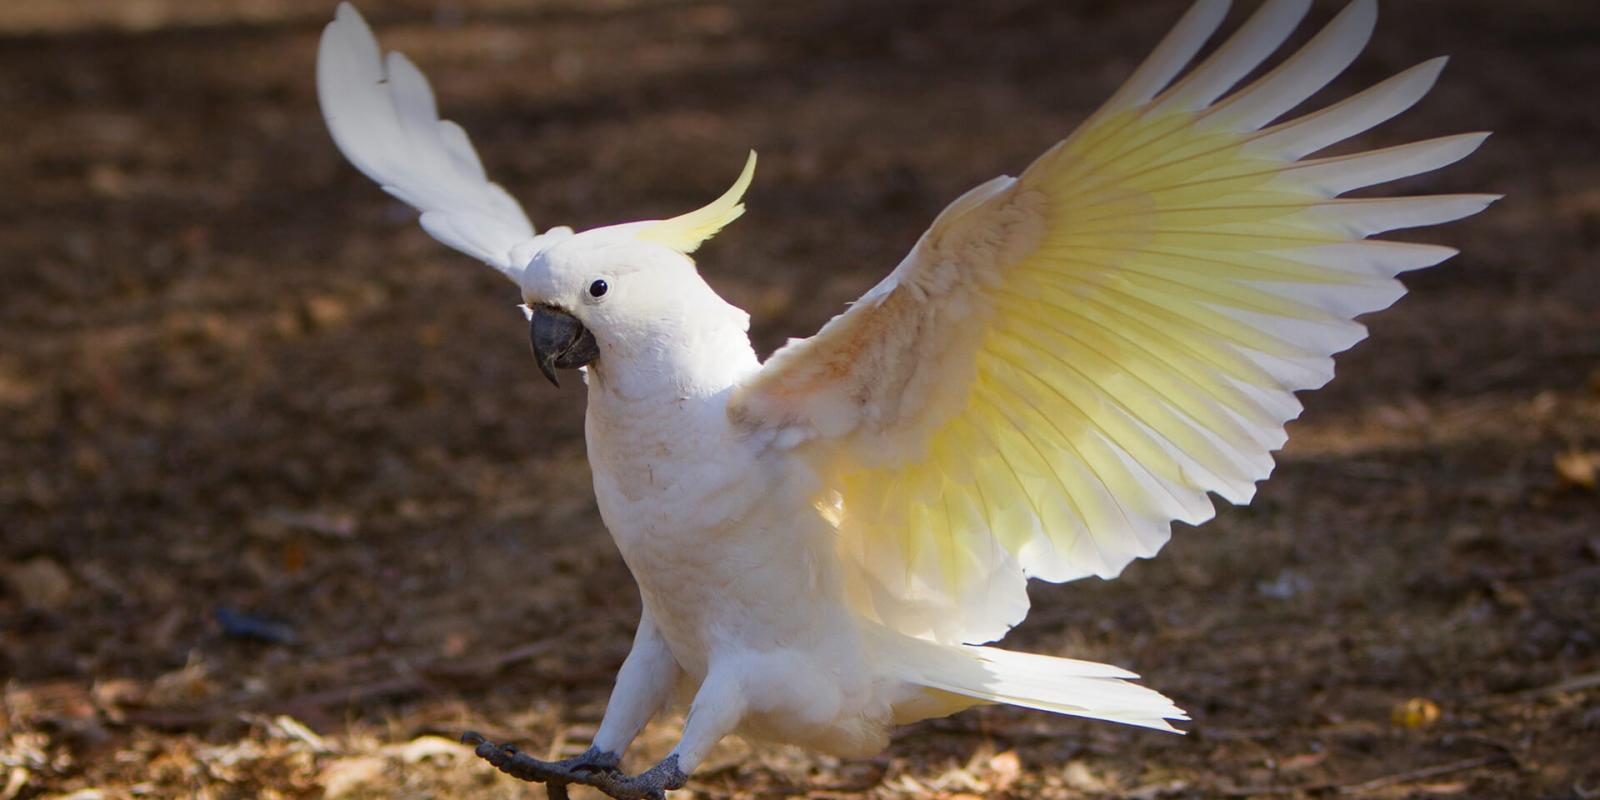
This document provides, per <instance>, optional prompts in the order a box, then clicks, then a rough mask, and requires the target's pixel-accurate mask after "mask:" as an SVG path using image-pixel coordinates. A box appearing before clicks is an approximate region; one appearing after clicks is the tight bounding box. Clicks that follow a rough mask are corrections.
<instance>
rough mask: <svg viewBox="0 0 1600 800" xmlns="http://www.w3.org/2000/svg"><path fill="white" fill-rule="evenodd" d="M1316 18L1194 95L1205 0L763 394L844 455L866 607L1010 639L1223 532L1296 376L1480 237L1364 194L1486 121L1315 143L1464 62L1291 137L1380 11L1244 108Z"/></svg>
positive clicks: (1279, 31) (1334, 33)
mask: <svg viewBox="0 0 1600 800" xmlns="http://www.w3.org/2000/svg"><path fill="white" fill-rule="evenodd" d="M1308 5H1309V0H1271V1H1269V2H1268V3H1266V4H1265V5H1264V6H1263V7H1262V8H1261V9H1260V11H1259V12H1258V13H1256V14H1255V15H1253V16H1252V17H1251V18H1250V19H1249V20H1248V21H1247V22H1246V24H1244V25H1243V26H1242V28H1241V29H1240V30H1239V31H1238V32H1237V33H1236V34H1235V35H1234V36H1232V37H1230V38H1229V39H1228V40H1227V41H1226V42H1225V43H1224V44H1223V45H1222V46H1221V47H1219V48H1218V49H1217V51H1216V52H1215V54H1214V55H1212V56H1211V57H1209V58H1207V59H1206V60H1205V61H1203V62H1202V63H1200V64H1199V65H1198V66H1196V67H1194V68H1193V69H1192V70H1191V71H1190V72H1188V74H1187V75H1186V76H1185V77H1183V78H1182V79H1179V80H1176V81H1175V82H1174V78H1175V77H1176V76H1177V75H1178V73H1179V72H1180V71H1181V70H1182V69H1183V68H1184V67H1185V65H1186V64H1188V62H1189V61H1190V60H1191V59H1192V58H1193V57H1194V56H1195V54H1196V53H1197V51H1199V49H1200V48H1201V46H1202V44H1203V43H1204V42H1205V41H1206V39H1207V38H1209V37H1210V35H1211V34H1212V33H1213V32H1214V31H1215V30H1216V28H1217V26H1218V24H1219V23H1220V21H1221V20H1222V17H1223V16H1224V14H1225V12H1226V9H1227V3H1226V2H1224V1H1223V0H1200V2H1198V3H1197V4H1196V5H1195V6H1194V7H1193V8H1192V9H1191V10H1190V11H1189V12H1188V14H1187V15H1185V16H1184V17H1183V18H1182V20H1181V21H1180V22H1179V24H1178V25H1177V27H1176V28H1175V29H1174V30H1173V31H1172V32H1171V33H1170V34H1169V35H1168V36H1167V37H1166V39H1164V40H1163V41H1162V42H1161V44H1160V45H1159V46H1158V47H1157V49H1156V50H1155V52H1154V53H1153V54H1152V55H1151V56H1150V57H1149V59H1148V60H1146V61H1145V62H1144V64H1143V65H1142V66H1141V67H1139V69H1138V70H1137V71H1136V72H1135V73H1134V74H1133V76H1132V77H1131V78H1130V79H1129V80H1128V82H1127V84H1126V85H1124V86H1123V87H1122V88H1121V89H1120V90H1119V91H1117V92H1116V94H1115V95H1114V96H1113V97H1112V99H1111V100H1110V101H1109V102H1108V103H1107V104H1106V105H1105V106H1104V107H1103V108H1101V109H1100V110H1099V111H1097V112H1096V113H1095V114H1094V115H1093V116H1091V117H1090V118H1089V120H1088V121H1086V122H1085V123H1084V125H1083V126H1082V127H1080V128H1079V129H1078V130H1077V131H1076V132H1074V133H1073V134H1072V135H1071V136H1070V137H1069V138H1067V139H1066V140H1065V141H1063V142H1061V143H1059V144H1057V145H1056V146H1055V147H1053V148H1052V149H1050V150H1049V151H1048V152H1046V153H1045V154H1044V155H1043V156H1042V157H1040V158H1039V159H1038V160H1037V161H1035V162H1034V163H1033V164H1032V165H1031V166H1029V167H1028V169H1027V170H1026V171H1024V172H1023V173H1022V175H1021V176H1020V177H1018V178H1009V177H1002V178H996V179H994V180H992V181H990V182H988V183H985V184H983V185H981V186H979V187H977V188H975V189H973V190H971V191H970V192H968V193H967V194H966V195H965V196H963V197H961V198H960V199H958V200H956V202H955V203H953V204H952V205H951V206H949V207H948V208H947V209H945V211H944V212H943V213H941V214H940V215H939V218H938V219H937V220H936V221H935V222H934V223H933V226H932V227H931V228H929V230H928V231H927V232H926V233H925V234H923V236H922V238H921V239H920V240H919V241H918V242H917V244H916V246H915V248H914V249H913V250H912V251H911V253H910V254H909V255H908V256H906V258H905V260H904V261H902V262H901V263H900V265H899V266H898V267H897V268H896V269H895V270H894V272H893V273H892V274H891V275H889V276H888V278H886V279H885V280H884V281H883V282H882V283H880V284H879V285H878V286H877V287H875V288H874V289H872V290H871V291H870V292H868V293H867V294H866V295H865V296H864V297H862V298H861V300H860V301H859V302H857V303H856V304H854V305H853V306H852V307H851V308H850V309H849V310H848V311H846V312H845V313H843V314H841V315H839V316H837V317H835V318H834V319H833V320H832V321H831V322H829V323H828V324H827V325H826V326H824V327H823V328H822V330H821V331H820V332H819V333H818V334H817V335H816V336H814V337H812V338H810V339H805V340H800V341H795V342H791V343H790V344H789V345H788V346H786V347H784V348H783V349H781V350H779V351H778V352H777V353H776V354H775V355H774V356H773V357H772V358H771V359H770V360H769V361H768V362H767V363H766V364H765V365H764V366H763V367H762V369H761V370H760V371H759V372H758V373H756V374H755V375H754V376H752V378H751V379H749V380H748V381H747V382H746V383H744V384H742V385H740V386H739V387H736V390H735V393H734V395H733V397H732V399H731V401H730V405H729V415H730V418H731V420H732V421H733V422H734V423H735V424H736V425H739V426H742V427H743V428H744V429H746V430H748V431H750V432H751V435H753V436H766V437H769V440H770V442H771V443H772V446H774V447H794V448H798V449H799V451H800V452H802V453H804V454H805V455H806V456H807V457H808V458H809V459H810V460H811V461H812V462H813V463H814V464H815V466H816V468H817V470H818V473H819V475H820V476H821V479H822V486H823V488H822V491H821V494H820V495H819V496H818V497H817V505H818V508H819V509H820V511H821V513H822V514H823V515H824V516H826V517H827V518H828V519H829V520H831V521H832V522H833V523H834V524H835V525H836V526H837V528H838V544H837V547H838V554H839V557H840V559H841V561H842V562H843V563H844V566H845V571H846V585H847V589H848V591H849V593H850V595H851V598H852V600H853V602H854V603H855V604H856V605H857V607H858V608H859V609H861V610H862V612H863V613H865V614H868V615H870V616H873V617H876V618H877V619H879V620H881V621H883V622H885V623H887V624H890V625H891V626H893V627H895V628H898V629H900V630H902V631H906V632H908V633H913V634H916V635H921V636H927V637H931V638H935V639H939V640H941V641H965V642H977V641H987V640H991V639H994V638H997V637H999V636H1001V635H1003V634H1004V632H1005V631H1006V630H1007V628H1009V627H1010V626H1011V625H1014V624H1016V623H1017V622H1018V621H1020V620H1021V619H1022V617H1023V616H1024V615H1025V614H1026V613H1027V608H1028V599H1027V594H1026V591H1025V584H1026V578H1027V577H1037V578H1042V579H1045V580H1050V581H1064V580H1070V579H1074V578H1079V577H1084V576H1088V575H1098V576H1100V577H1103V578H1110V577H1114V576H1116V575H1117V574H1118V573H1119V572H1121V571H1122V569H1123V568H1124V567H1125V566H1127V564H1128V563H1129V562H1130V561H1131V560H1133V559H1135V558H1143V557H1149V556H1152V555H1154V554H1155V553H1156V551H1157V550H1159V549H1160V548H1161V546H1162V545H1163V544H1165V542H1166V541H1167V539H1168V537H1169V535H1170V523H1171V521H1172V520H1181V521H1183V522H1187V523H1190V524H1195V523H1199V522H1202V521H1204V520H1206V519H1209V518H1210V517H1211V516H1212V515H1213V513H1214V511H1213V507H1212V503H1211V500H1210V498H1209V496H1208V492H1215V493H1216V494H1218V495H1220V496H1221V497H1223V498H1225V499H1226V500H1228V501H1229V502H1232V503H1241V504H1242V503H1246V502H1248V501H1249V500H1250V499H1251V497H1252V495H1253V494H1254V491H1255V483H1256V482H1257V481H1259V480H1261V479H1263V478H1265V477H1267V475H1268V473H1270V472H1271V470H1272V467H1273V461H1272V456H1271V452H1272V451H1273V450H1276V449H1278V448H1279V447H1281V446H1282V445H1283V443H1284V441H1285V439H1286V436H1285V433H1284V423H1285V422H1286V421H1287V420H1290V419H1293V418H1294V417H1295V416H1297V415H1298V414H1299V413H1300V410H1301V406H1300V403H1299V402H1298V401H1297V400H1296V398H1295V395H1294V392H1296V391H1300V390H1304V389H1315V388H1317V387H1320V386H1322V385H1323V384H1325V383H1327V382H1328V381H1329V380H1330V379H1332V377H1333V360H1332V358H1331V356H1332V355H1333V354H1334V353H1337V352H1340V351H1342V350H1344V349H1346V348H1349V347H1350V346H1352V345H1354V344H1355V343H1356V342H1358V341H1360V340H1361V339H1362V338H1364V337H1365V335H1366V330H1365V328H1364V327H1363V326H1362V325H1361V324H1360V323H1357V322H1355V321H1354V318H1355V317H1357V316H1358V315H1360V314H1364V313H1367V312H1371V311H1377V310H1379V309H1382V308H1386V307H1388V306H1389V305H1390V304H1392V303H1394V302H1395V300H1396V299H1398V298H1399V297H1400V296H1401V295H1402V294H1404V292H1405V287H1404V286H1402V285H1401V284H1400V283H1399V281H1397V280H1396V279H1395V275H1396V274H1397V273H1400V272H1403V271H1406V270H1411V269H1417V268H1421V267H1427V266H1431V265H1434V264H1437V263H1439V262H1440V261H1443V260H1444V259H1446V258H1448V257H1450V256H1451V255H1453V254H1454V252H1455V251H1453V250H1451V249H1448V248H1445V247H1438V246H1432V245H1422V244H1406V243H1399V242H1390V241H1364V239H1365V237H1367V236H1369V235H1372V234H1376V233H1381V232H1384V231H1388V230H1393V229H1398V228H1405V227H1413V226H1420V225H1432V224H1436V223H1441V222H1446V221H1449V220H1454V219H1458V218H1461V217H1465V216H1468V215H1470V214H1473V213H1476V212H1477V211H1480V210H1481V209H1483V208H1484V207H1485V206H1486V205H1488V204H1489V203H1490V202H1492V201H1493V200H1494V199H1495V197H1494V196H1491V195H1437V196H1418V197H1394V198H1373V199H1369V198H1359V199H1338V197H1339V195H1342V194H1344V193H1346V192H1349V191H1351V190H1353V189H1358V188H1361V187H1365V186H1372V185H1376V184H1381V183H1385V182H1387V181H1392V180H1395V179H1398V178H1403V177H1406V176H1410V175H1415V174H1418V173H1421V172H1425V171H1428V170H1433V169H1436V168H1439V167H1442V166H1444V165H1446V164H1450V163H1451V162H1454V161H1456V160H1457V159H1460V158H1462V157H1464V156H1466V155H1467V154H1468V153H1470V152H1472V151H1473V150H1474V149H1475V148H1476V147H1477V146H1478V145H1479V143H1480V142H1481V141H1482V140H1483V138H1484V136H1485V134H1468V135H1461V136H1451V137H1445V138H1441V139H1432V140H1428V141H1422V142H1416V143H1413V144H1406V145H1401V146H1398V147H1390V148H1385V149H1381V150H1373V151H1370V152H1363V153H1357V154H1353V155H1341V156H1334V157H1328V158H1312V159H1307V158H1306V156H1308V155H1310V154H1311V153H1313V152H1315V151H1318V150H1321V149H1322V148H1325V147H1327V146H1328V145H1331V144H1333V143H1336V142H1339V141H1341V140H1343V139H1346V138H1348V137H1350V136H1354V135H1356V134H1358V133H1361V132H1362V131H1365V130H1367V129H1369V128H1371V127H1373V126H1374V125H1377V124H1378V123H1381V122H1383V121H1384V120H1387V119H1389V118H1390V117H1392V116H1394V115H1396V114H1398V113H1400V112H1401V111H1404V110H1405V109H1406V108H1408V107H1410V106H1411V105H1412V104H1413V103H1415V102H1416V101H1417V100H1418V99H1419V98H1420V97H1422V96H1423V94H1425V93H1426V92H1427V91H1428V89H1429V88H1430V87H1431V86H1432V85H1433V82H1434V80H1435V78H1436V77H1437V76H1438V74H1439V71H1440V69H1441V68H1442V67H1443V63H1444V60H1443V59H1436V60H1433V61H1428V62H1425V63H1423V64H1421V65H1419V66H1417V67H1415V68H1413V69H1410V70H1407V71H1405V72H1403V73H1401V74H1399V75H1396V76H1395V77H1393V78H1391V79H1389V80H1387V81H1384V82H1383V83H1380V84H1378V85H1377V86H1374V87H1372V88H1370V89H1368V90H1366V91H1364V92H1361V93H1359V94H1357V95H1355V96H1353V97H1350V98H1349V99H1347V100H1344V101H1343V102H1340V103H1337V104H1335V105H1333V106H1330V107H1328V108H1325V109H1322V110H1320V111H1317V112H1315V113H1310V114H1306V115H1304V116H1301V117H1298V118H1295V119H1292V120H1289V121H1285V122H1279V123H1277V124H1271V123H1272V122H1273V121H1274V120H1275V119H1276V118H1278V117H1280V116H1281V115H1283V114H1284V113H1285V112H1287V111H1289V110H1290V109H1292V108H1294V107H1295V106H1296V105H1298V104H1300V103H1301V102H1302V101H1303V100H1305V99H1306V98H1308V97H1309V96H1310V95H1311V94H1312V93H1314V92H1316V91H1317V90H1318V89H1320V88H1322V87H1323V86H1324V85H1326V84H1327V83H1328V82H1329V81H1330V80H1332V79H1333V77H1334V76H1336V75H1338V74H1339V73H1340V72H1341V71H1342V70H1343V69H1344V68H1345V67H1346V66H1347V65H1349V63H1350V62H1351V61H1352V60H1353V59H1354V58H1355V56H1356V55H1357V53H1359V52H1360V50H1361V49H1362V48H1363V47H1364V46H1365V44H1366V41H1367V39H1368V37H1369V35H1370V33H1371V31H1372V27H1373V24H1374V22H1375V19H1376V8H1375V5H1374V3H1373V2H1371V1H1370V0H1356V1H1355V2H1353V3H1352V4H1350V5H1349V6H1348V7H1347V8H1345V9H1344V11H1343V12H1342V13H1340V14H1339V15H1338V16H1337V17H1336V18H1335V19H1334V20H1332V21H1331V22H1330V23H1329V24H1328V25H1327V27H1326V28H1324V29H1323V30H1322V31H1321V32H1320V33H1319V34H1318V35H1317V36H1316V37H1315V38H1313V39H1312V40H1311V41H1310V42H1309V43H1308V44H1306V45H1305V47H1304V48H1303V49H1301V50H1300V51H1299V52H1298V53H1296V54H1294V55H1293V56H1292V57H1290V58H1288V59H1287V60H1286V61H1284V62H1283V63H1282V65H1281V66H1279V67H1277V68H1276V69H1273V70H1272V71H1270V72H1269V73H1267V74H1265V75H1264V76H1262V77H1261V78H1260V79H1258V80H1256V81H1254V82H1252V83H1250V84H1249V85H1248V86H1246V87H1244V88H1241V89H1239V90H1238V91H1235V92H1233V93H1232V94H1231V95H1229V96H1228V97H1226V98H1224V99H1220V100H1219V98H1222V96H1223V95H1224V94H1225V93H1227V92H1228V91H1229V89H1231V88H1232V87H1233V86H1234V84H1235V83H1236V82H1238V81H1239V80H1240V79H1241V78H1243V77H1244V76H1245V75H1246V74H1248V73H1249V72H1251V71H1252V70H1253V69H1255V68H1256V67H1257V66H1258V65H1259V64H1260V63H1261V61H1262V60H1263V59H1265V58H1266V57H1267V56H1268V55H1269V54H1270V53H1271V52H1272V51H1274V50H1275V49H1276V48H1277V47H1278V46H1279V45H1280V44H1281V43H1282V42H1283V41H1284V39H1285V38H1286V37H1287V36H1288V35H1289V33H1290V32H1291V31H1292V30H1293V29H1294V27H1295V26H1296V25H1297V24H1298V23H1299V21H1300V20H1301V18H1302V16H1303V15H1304V13H1305V11H1306V9H1307V6H1308Z"/></svg>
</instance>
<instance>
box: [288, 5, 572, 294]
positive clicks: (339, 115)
mask: <svg viewBox="0 0 1600 800" xmlns="http://www.w3.org/2000/svg"><path fill="white" fill-rule="evenodd" d="M317 97H318V100H319V102H320V103H321V105H322V115H323V118H324V119H325V120H326V121H327V124H328V131H329V132H330V133H332V134H333V140H334V142H335V144H337V145H338V147H339V151H340V152H342V153H344V156H345V158H347V159H349V161H350V163H351V164H353V165H354V166H355V167H356V169H358V170H360V171H361V172H362V173H363V174H365V175H366V176H367V177H368V178H371V179H372V180H373V181H375V182H377V183H378V184H379V185H380V186H382V187H383V189H384V191H386V192H388V193H389V194H391V195H394V196H395V197H396V198H397V199H399V200H401V201H402V202H404V203H406V204H407V205H410V206H411V207H413V208H415V209H417V210H418V211H420V212H422V217H421V223H422V227H423V228H424V229H426V230H427V231H428V233H429V234H430V235H432V236H433V237H434V238H436V239H438V240H439V241H441V242H444V243H445V244H447V245H449V246H450V247H453V248H455V249H457V250H460V251H461V252H463V253H467V254H468V255H471V256H474V257H476V258H478V259H479V260H481V261H483V262H484V263H487V264H489V265H490V266H493V267H495V268H497V269H499V270H500V271H502V272H504V273H505V274H506V275H507V276H508V277H510V278H511V279H512V280H516V279H517V276H518V275H519V274H520V273H521V270H522V267H523V264H524V263H525V261H526V258H522V259H520V260H518V259H514V258H513V250H519V249H520V252H526V250H527V247H528V243H529V242H530V240H533V239H534V228H533V224H532V223H530V222H529V221H528V218H527V216H526V215H525V214H524V213H523V211H522V207H521V206H520V205H518V204H517V201H516V200H514V199H512V197H511V195H509V194H507V193H506V191H505V190H504V189H502V188H500V186H499V185H498V184H495V183H493V182H491V181H490V180H489V179H488V176H487V175H486V174H485V173H484V170H483V164H482V163H481V162H480V161H479V160H478V154H477V152H476V151H475V150H473V148H472V142H471V141H470V140H469V139H468V138H467V134H466V132H465V131H463V130H462V129H461V127H460V126H459V125H456V124H455V123H453V122H450V121H448V120H441V119H439V113H438V109H437V107H436V105H435V103H434V97H433V90H432V88H430V87H429V86H428V79H427V78H426V77H424V76H423V74H422V72H421V71H420V70H418V69H417V68H416V66H415V65H413V64H412V63H411V61H410V60H409V59H407V58H406V57H405V56H403V55H401V54H399V53H389V54H388V55H387V57H385V56H384V55H383V54H382V52H381V51H380V50H379V48H378V41H377V39H376V38H374V37H373V35H372V29H371V28H369V27H368V26H367V23H366V20H364V19H362V18H361V15H360V14H359V13H358V12H357V11H356V10H355V8H354V7H353V6H351V5H350V4H349V3H340V4H339V9H338V11H337V13H336V14H335V16H334V20H333V21H332V22H330V23H328V26H327V28H326V29H324V30H323V33H322V42H321V45H320V48H319V49H318V51H317ZM552 232H554V231H552Z"/></svg>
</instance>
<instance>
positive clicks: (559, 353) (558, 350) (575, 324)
mask: <svg viewBox="0 0 1600 800" xmlns="http://www.w3.org/2000/svg"><path fill="white" fill-rule="evenodd" d="M528 336H529V338H530V339H532V341H533V358H534V360H535V361H537V362H539V371H540V372H543V373H544V376H545V377H546V378H549V379H550V383H552V384H554V385H556V386H560V385H561V382H560V381H558V380H556V370H557V369H577V368H578V367H581V366H584V365H585V364H588V363H590V362H592V361H594V360H595V359H597V358H599V357H600V345H598V344H596V343H595V340H594V334H592V333H590V332H589V329H587V328H585V327H583V323H581V322H579V321H578V318H577V317H574V316H572V315H571V314H568V313H567V312H565V311H562V310H561V309H559V308H556V307H555V306H547V305H536V306H534V307H533V327H532V329H531V330H530V331H529V333H528Z"/></svg>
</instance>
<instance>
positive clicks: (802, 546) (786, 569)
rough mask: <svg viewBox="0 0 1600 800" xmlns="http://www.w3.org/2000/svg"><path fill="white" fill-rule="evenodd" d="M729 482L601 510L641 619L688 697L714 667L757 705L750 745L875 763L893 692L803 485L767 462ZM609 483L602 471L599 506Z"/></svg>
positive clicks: (748, 721) (745, 727)
mask: <svg viewBox="0 0 1600 800" xmlns="http://www.w3.org/2000/svg"><path fill="white" fill-rule="evenodd" d="M790 470H793V471H792V472H791V471H790ZM730 472H731V473H732V474H734V475H736V476H737V477H735V478H733V479H732V480H731V481H730V482H729V483H728V484H727V485H726V486H724V487H723V488H722V489H720V490H718V491H716V492H712V493H710V494H708V495H706V496H700V497H694V498H691V499H689V501H687V502H682V503H678V502H674V503H671V504H664V503H660V502H656V503H649V504H643V505H648V509H645V508H639V507H638V506H640V505H641V504H639V503H628V502H615V501H616V499H617V498H619V497H620V495H613V496H612V502H610V503H608V502H607V500H605V499H602V501H601V506H602V513H603V514H604V516H605V517H606V521H607V525H608V526H609V527H610V528H611V531H612V533H613V535H614V536H615V537H616V539H617V543H618V548H619V549H620V550H621V552H622V554H623V558H624V560H625V561H627V563H628V567H629V569H630V571H632V573H633V575H634V578H635V580H636V581H637V582H638V584H639V593H640V597H641V599H642V601H643V603H644V605H645V608H646V609H647V610H648V611H649V613H650V617H651V619H652V621H653V622H654V623H655V625H656V628H657V630H658V631H659V632H660V634H661V636H662V638H663V639H664V640H665V641H666V643H667V647H668V649H669V650H670V651H671V652H672V655H673V657H674V659H675V660H676V661H677V662H678V664H679V666H681V667H682V668H683V670H684V672H685V673H686V676H687V677H688V679H689V682H690V683H691V684H692V685H695V686H698V685H699V684H700V683H701V682H702V681H703V680H704V679H705V677H706V675H707V674H708V673H709V672H710V670H711V669H712V668H713V666H715V667H716V668H717V669H718V671H719V674H730V673H731V674H732V675H733V676H734V677H735V678H736V679H737V680H738V681H739V683H740V684H741V686H742V688H743V690H744V691H743V694H744V695H745V696H746V697H747V698H748V702H749V709H748V712H747V714H746V715H745V718H744V721H743V723H742V724H741V725H740V729H739V730H740V732H741V733H742V734H744V735H746V736H749V737H751V738H755V739H761V740H765V741H776V742H785V743H790V744H797V745H801V746H805V747H811V748H814V749H819V750H824V751H827V752H832V753H837V754H841V755H851V754H863V753H873V752H877V751H878V750H880V749H882V747H883V746H884V744H885V743H886V741H887V738H886V737H887V735H888V728H889V724H890V721H891V719H892V716H893V715H892V709H891V698H892V695H893V691H894V687H893V686H889V685H886V682H885V681H883V680H882V679H880V678H879V677H877V674H876V672H877V671H876V670H875V669H874V665H873V663H872V658H871V653H870V652H869V649H868V648H867V647H866V646H865V644H864V642H863V638H862V635H861V629H860V622H859V620H858V619H857V617H856V616H855V615H854V614H853V613H852V612H851V610H850V609H849V607H848V605H847V604H846V602H845V599H844V594H843V591H842V589H841V585H840V581H839V576H838V567H837V560H836V557H835V556H834V554H833V550H832V547H833V536H834V532H833V528H832V527H831V526H830V525H828V524H827V522H826V521H825V520H824V519H822V517H821V516H820V515H819V514H818V512H817V510H816V508H815V507H814V506H813V505H812V503H811V501H810V498H811V497H813V496H814V492H813V491H812V490H811V484H810V483H809V480H810V479H809V474H808V473H805V472H804V471H803V470H802V469H799V468H797V467H790V466H786V465H783V464H777V465H774V464H771V463H766V462H762V461H759V460H756V461H752V462H750V463H746V464H742V465H739V467H738V468H736V469H733V470H730ZM603 482H604V477H603V476H602V475H600V474H599V473H598V472H597V473H596V488H597V490H599V493H600V494H601V496H602V498H604V497H605V495H606V492H605V490H604V489H603V488H602V483H603ZM725 495H731V496H736V497H740V498H751V497H753V498H754V500H753V501H750V502H742V503H739V504H732V503H729V502H727V501H726V499H725V497H724V496H725Z"/></svg>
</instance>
